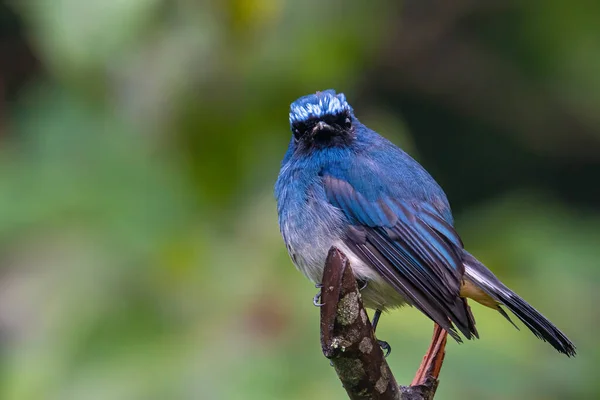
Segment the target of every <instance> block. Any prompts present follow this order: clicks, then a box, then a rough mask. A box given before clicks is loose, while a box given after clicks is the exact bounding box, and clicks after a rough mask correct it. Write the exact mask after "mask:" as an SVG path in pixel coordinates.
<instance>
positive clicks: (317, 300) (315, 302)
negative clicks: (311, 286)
mask: <svg viewBox="0 0 600 400" xmlns="http://www.w3.org/2000/svg"><path fill="white" fill-rule="evenodd" d="M315 287H316V288H317V289H321V288H322V287H323V284H322V283H316V284H315ZM320 300H321V290H319V291H318V292H317V294H315V297H313V305H314V306H315V307H323V306H324V305H325V303H321V301H320Z"/></svg>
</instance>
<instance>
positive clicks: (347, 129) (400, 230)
mask: <svg viewBox="0 0 600 400" xmlns="http://www.w3.org/2000/svg"><path fill="white" fill-rule="evenodd" d="M289 120H290V125H291V130H292V138H291V141H290V144H289V147H288V150H287V153H286V154H285V157H284V159H283V162H282V165H281V171H280V173H279V177H278V179H277V183H276V184H275V196H276V198H277V211H278V214H279V226H280V230H281V234H282V236H283V239H284V241H285V244H286V246H287V250H288V252H289V254H290V257H291V259H292V261H293V262H294V264H295V265H296V267H297V268H298V269H299V270H300V271H301V272H302V273H303V274H304V275H306V276H307V277H308V278H309V279H310V280H311V281H313V282H314V283H316V284H317V287H318V284H319V283H320V282H321V279H322V275H323V269H324V265H325V259H326V256H327V253H328V251H329V249H330V248H331V247H332V246H336V247H337V248H339V249H340V250H341V251H342V252H343V253H344V254H345V255H346V256H347V257H348V259H349V260H350V263H351V265H352V269H353V271H354V274H355V276H356V278H357V280H358V281H360V282H363V283H365V286H364V289H362V292H361V293H362V299H363V301H364V304H365V306H366V307H369V308H372V309H374V310H376V315H375V318H374V325H376V320H378V318H379V315H380V314H381V311H385V310H388V309H393V308H396V307H399V306H402V305H405V304H408V305H411V306H414V307H416V308H417V309H419V310H420V311H421V312H422V313H423V314H425V315H426V316H427V317H429V318H430V319H431V320H433V321H434V322H435V323H437V324H438V325H439V326H440V327H442V328H443V329H444V330H446V332H448V334H449V335H451V336H452V337H453V338H454V339H455V340H457V341H458V342H461V336H460V335H459V334H458V332H457V329H458V331H460V332H461V333H462V334H463V335H464V336H465V337H466V338H467V339H472V338H474V337H478V334H477V330H476V329H475V320H474V318H473V315H472V314H471V310H470V308H469V306H468V304H467V298H470V299H473V300H475V301H477V302H478V303H480V304H483V305H484V306H487V307H490V308H492V309H495V310H497V311H499V312H500V313H501V314H502V315H503V316H504V317H505V318H506V319H508V320H509V321H510V322H511V323H512V321H511V320H510V317H509V316H508V314H507V313H506V312H505V311H504V310H503V308H502V306H504V307H506V308H508V309H509V310H510V311H511V312H512V313H514V314H515V315H516V316H517V317H518V318H519V319H520V320H521V321H522V322H523V323H524V324H525V325H526V326H527V327H528V328H529V329H530V330H531V331H532V332H533V333H534V334H535V335H536V336H537V337H538V338H540V339H542V340H544V341H546V342H548V343H550V344H551V345H552V346H553V347H554V348H555V349H556V350H558V351H559V352H561V353H564V354H566V355H567V356H569V357H570V356H574V355H575V346H574V345H573V343H571V341H570V340H569V339H568V338H567V337H566V336H565V335H564V334H563V333H562V332H561V331H560V330H559V329H558V328H556V327H555V326H554V325H553V324H552V323H551V322H550V321H549V320H548V319H546V318H545V317H544V316H543V315H542V314H540V313H539V312H538V311H536V310H535V309H534V308H533V307H532V306H530V305H529V304H528V303H527V302H526V301H525V300H523V299H522V298H521V297H520V296H519V295H517V294H516V293H515V292H513V291H512V290H510V289H509V288H508V287H507V286H505V285H504V284H503V283H502V282H501V281H500V280H499V279H498V278H497V277H496V276H495V275H494V274H493V273H492V272H490V270H488V269H487V268H486V267H485V266H484V265H483V264H482V263H480V262H479V261H478V260H477V259H476V258H475V257H473V256H472V255H471V254H469V253H468V252H467V251H466V250H465V249H464V246H463V243H462V241H461V239H460V237H459V235H458V234H457V233H456V231H455V229H454V221H453V217H452V212H451V210H450V205H449V204H448V199H447V198H446V194H445V193H444V191H443V190H442V188H441V187H440V186H439V185H438V184H437V183H436V181H435V180H434V179H433V178H432V177H431V175H429V173H428V172H427V171H426V170H425V169H424V168H423V167H422V166H421V165H420V164H419V163H417V162H416V161H415V160H414V159H413V158H411V157H410V156H409V155H408V154H406V153H405V152H404V151H402V150H401V149H399V148H398V147H396V146H395V145H394V144H392V143H391V142H390V141H388V140H387V139H385V138H383V137H381V136H380V135H378V134H377V133H376V132H374V131H372V130H371V129H369V128H367V127H366V126H365V125H363V124H362V123H360V121H359V120H358V119H357V118H356V117H355V116H354V111H353V109H352V107H351V106H350V105H349V104H348V102H347V101H346V97H345V96H344V95H343V94H342V93H339V94H336V92H335V91H333V90H326V91H323V92H317V93H316V94H310V95H307V96H304V97H301V98H299V99H298V100H296V101H295V102H293V103H292V104H291V107H290V114H289ZM513 325H514V324H513Z"/></svg>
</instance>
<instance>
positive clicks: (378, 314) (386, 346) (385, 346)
mask: <svg viewBox="0 0 600 400" xmlns="http://www.w3.org/2000/svg"><path fill="white" fill-rule="evenodd" d="M380 317H381V310H379V309H377V310H375V314H374V315H373V323H372V325H373V333H375V330H376V329H377V324H378V323H379V318H380ZM377 343H379V347H381V350H383V351H385V357H386V358H387V356H389V355H390V353H391V352H392V346H390V344H389V343H388V342H386V341H384V340H377Z"/></svg>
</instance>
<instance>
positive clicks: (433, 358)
mask: <svg viewBox="0 0 600 400" xmlns="http://www.w3.org/2000/svg"><path fill="white" fill-rule="evenodd" d="M447 337H448V333H447V332H446V331H445V330H444V329H442V328H441V327H440V326H439V325H438V324H435V325H434V328H433V337H432V338H431V344H430V345H429V348H428V349H427V353H426V354H425V357H423V361H422V362H421V366H420V367H419V370H418V371H417V374H416V375H415V378H414V379H413V381H412V383H411V386H418V385H424V384H426V382H427V378H429V377H431V378H433V379H435V380H436V381H437V379H438V377H439V376H440V370H441V369H442V363H443V362H444V356H445V355H446V338H447Z"/></svg>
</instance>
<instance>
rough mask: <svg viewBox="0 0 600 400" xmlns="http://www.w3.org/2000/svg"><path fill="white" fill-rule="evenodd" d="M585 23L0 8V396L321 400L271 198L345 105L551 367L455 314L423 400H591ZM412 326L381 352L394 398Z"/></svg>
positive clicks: (553, 12)
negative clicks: (333, 105)
mask: <svg viewBox="0 0 600 400" xmlns="http://www.w3.org/2000/svg"><path fill="white" fill-rule="evenodd" d="M598 15H600V2H595V1H586V0H573V1H571V2H568V3H567V2H564V1H558V0H531V1H516V0H513V1H502V0H488V1H477V0H457V1H451V2H448V1H444V0H408V1H405V2H404V3H401V4H400V3H397V2H396V1H383V0H380V1H374V2H363V1H358V0H356V1H345V2H335V1H334V2H324V1H314V0H308V1H283V0H256V1H251V0H228V1H200V0H97V1H93V0H87V1H84V0H13V1H4V0H3V1H1V2H0V398H1V399H4V400H38V399H44V400H45V399H50V400H55V399H56V400H58V399H60V400H70V399H73V400H95V399H116V400H121V399H122V400H134V399H143V400H149V399H210V400H212V399H214V400H220V399H225V400H229V399H234V400H235V399H261V400H269V399H290V400H294V399H345V398H346V397H345V393H344V391H343V389H342V388H341V386H340V384H339V382H338V380H337V377H336V376H335V373H334V371H333V370H332V369H331V367H330V366H329V363H328V361H327V360H326V359H325V358H324V357H323V356H322V354H321V351H320V345H319V331H318V329H319V324H318V318H319V314H318V310H317V309H315V308H314V307H313V305H312V301H311V300H312V296H313V295H314V292H315V289H314V288H313V287H312V285H311V284H310V283H309V282H308V281H307V280H305V279H304V278H303V277H302V276H301V274H300V273H299V272H297V271H296V270H295V269H294V268H293V266H292V264H291V262H290V261H289V259H288V256H287V254H286V251H285V247H284V246H283V244H282V241H281V239H280V236H279V230H278V226H277V217H276V207H275V201H274V199H273V195H272V187H273V184H274V182H275V179H276V177H277V173H278V170H279V162H280V160H281V158H282V156H283V153H284V151H285V149H286V147H287V143H288V140H289V137H290V132H289V127H288V122H287V113H288V107H289V103H290V102H291V101H293V100H294V99H295V98H297V97H299V96H301V95H304V94H307V93H310V92H314V91H316V90H322V89H326V88H335V89H337V90H338V91H343V92H345V93H346V95H347V97H348V99H349V100H350V102H351V103H352V104H353V105H354V107H355V110H356V113H357V115H358V117H359V118H360V119H361V120H362V121H363V122H365V123H366V124H367V125H369V126H371V127H372V128H375V129H376V130H378V131H379V132H380V133H382V134H383V135H384V136H386V137H388V138H389V139H391V140H392V141H394V142H395V143H396V144H398V145H400V146H402V147H403V148H405V149H406V150H407V151H408V152H409V153H411V154H412V155H414V156H415V157H416V158H417V159H418V160H419V161H421V162H422V163H423V164H424V165H425V166H426V168H428V169H429V171H430V172H431V173H432V174H433V176H434V177H435V178H436V179H437V180H438V181H439V182H440V183H441V185H442V186H443V187H444V188H445V190H446V191H447V193H448V196H449V198H450V199H451V203H452V206H453V208H454V211H455V216H456V225H457V228H458V230H459V232H460V233H461V234H462V236H463V239H464V241H465V243H466V245H467V247H468V249H469V250H470V251H471V252H472V253H474V254H475V255H477V257H478V258H480V259H481V260H482V261H484V262H485V263H486V264H487V265H488V266H489V267H490V268H491V269H492V270H493V271H495V272H496V274H497V275H498V276H500V277H501V278H502V279H503V280H504V281H505V282H506V283H507V284H508V285H509V286H511V287H512V288H514V289H515V290H516V291H517V292H519V293H521V294H522V296H523V297H525V298H526V299H527V300H528V301H530V302H531V303H532V304H533V305H534V306H535V307H537V308H538V309H540V310H541V311H542V312H543V313H544V314H545V315H546V316H548V317H549V318H550V319H551V320H552V321H554V322H555V323H556V324H557V325H558V326H559V327H561V329H563V330H564V331H565V332H566V333H567V334H568V335H569V337H570V338H571V339H572V340H573V341H574V342H575V343H576V344H577V346H578V351H579V354H578V356H577V357H576V358H574V359H568V358H566V357H564V356H562V355H560V354H558V353H556V352H555V351H554V350H553V349H552V348H551V347H550V346H548V345H546V344H544V343H542V342H541V341H538V340H537V339H535V338H534V337H533V335H531V334H530V333H529V332H528V331H527V329H526V328H524V327H523V326H522V325H521V327H522V330H521V331H520V332H519V331H517V330H515V329H514V328H513V327H512V326H511V325H510V324H508V323H507V322H506V321H505V320H504V319H503V318H502V317H501V316H500V315H498V314H497V313H495V312H493V311H491V310H488V309H484V308H482V307H480V306H478V305H473V308H474V312H475V315H476V318H477V322H478V329H479V332H480V334H481V340H478V341H474V342H468V343H465V344H462V345H458V344H456V343H449V346H448V352H447V356H446V362H445V365H444V368H443V370H442V375H441V379H442V381H441V386H440V389H439V390H438V396H437V398H439V399H595V398H599V397H600V380H599V379H598V377H599V375H598V363H599V362H600V345H599V344H598V329H599V328H600V311H599V310H598V303H599V302H600V291H599V290H598V284H599V283H600V271H599V269H598V263H599V260H600V203H599V200H600V198H599V197H600V196H599V194H600V189H599V188H598V186H599V184H600V182H599V181H600V117H599V115H600V114H599V112H598V110H599V107H600V78H599V74H598V71H600V24H598ZM431 332H432V324H431V322H430V321H429V320H427V319H426V318H424V317H423V316H422V315H420V314H419V313H418V312H417V311H415V310H414V309H404V310H401V311H397V312H394V313H393V314H391V315H388V316H385V317H384V318H383V319H382V323H381V325H380V331H379V335H380V337H381V338H384V339H386V340H388V341H389V342H390V343H391V345H392V347H393V349H394V350H393V352H392V355H391V356H390V358H389V362H390V364H391V368H392V370H393V371H394V373H395V375H396V377H397V379H398V380H399V381H400V382H403V383H405V384H406V383H408V382H410V380H411V379H412V376H413V374H414V372H415V371H416V369H417V367H418V365H419V363H420V360H421V357H422V356H423V354H424V351H425V349H426V347H427V345H428V342H429V339H430V335H431Z"/></svg>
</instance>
